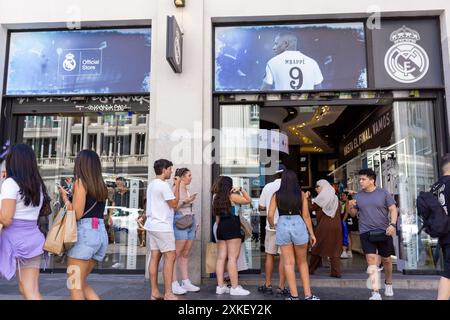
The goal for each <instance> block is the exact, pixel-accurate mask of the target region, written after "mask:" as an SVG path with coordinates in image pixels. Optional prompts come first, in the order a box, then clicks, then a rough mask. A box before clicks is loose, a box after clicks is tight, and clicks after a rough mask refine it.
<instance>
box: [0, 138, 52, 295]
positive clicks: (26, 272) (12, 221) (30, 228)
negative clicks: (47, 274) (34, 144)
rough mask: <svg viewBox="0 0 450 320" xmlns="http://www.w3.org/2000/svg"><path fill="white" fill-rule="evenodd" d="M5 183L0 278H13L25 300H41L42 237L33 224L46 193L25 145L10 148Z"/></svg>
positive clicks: (2, 194)
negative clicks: (15, 278)
mask: <svg viewBox="0 0 450 320" xmlns="http://www.w3.org/2000/svg"><path fill="white" fill-rule="evenodd" d="M6 172H7V179H6V180H5V181H4V182H3V184H2V187H1V198H2V201H1V210H0V224H3V226H4V229H3V230H2V232H1V233H0V277H4V278H6V279H7V280H10V279H11V278H12V277H13V276H14V275H15V274H17V279H18V284H19V291H20V293H21V294H22V296H23V297H24V298H25V299H27V300H28V299H30V300H41V299H42V296H41V294H40V292H39V268H40V262H41V258H42V255H43V253H44V250H43V248H44V242H45V238H44V235H43V234H42V233H41V232H40V230H39V228H38V225H37V220H38V218H39V215H40V214H41V208H42V206H43V204H44V201H45V202H46V204H47V202H48V201H49V197H48V195H47V189H46V187H45V185H44V182H43V180H42V178H41V176H40V174H39V171H38V167H37V162H36V156H35V154H34V151H33V149H31V147H29V146H28V145H26V144H18V145H15V146H13V147H12V148H11V150H10V151H9V154H8V157H7V159H6Z"/></svg>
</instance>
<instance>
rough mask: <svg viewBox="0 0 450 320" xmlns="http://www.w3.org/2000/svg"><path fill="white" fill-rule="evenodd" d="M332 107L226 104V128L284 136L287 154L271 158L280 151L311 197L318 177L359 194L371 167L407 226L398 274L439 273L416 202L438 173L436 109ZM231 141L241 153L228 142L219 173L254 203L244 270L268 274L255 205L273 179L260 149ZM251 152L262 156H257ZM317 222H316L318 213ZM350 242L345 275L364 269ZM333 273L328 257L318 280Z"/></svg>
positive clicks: (421, 105) (420, 105) (399, 243)
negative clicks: (362, 173) (363, 171)
mask: <svg viewBox="0 0 450 320" xmlns="http://www.w3.org/2000/svg"><path fill="white" fill-rule="evenodd" d="M333 102H335V101H333ZM333 102H331V103H329V104H327V105H325V104H323V105H311V106H303V105H302V106H296V107H293V106H282V105H280V106H276V107H267V106H259V105H236V106H225V105H224V106H221V107H222V108H221V127H222V129H224V128H228V127H231V129H234V128H233V127H238V126H239V129H241V130H242V132H244V134H243V136H246V135H247V136H248V135H251V134H255V132H260V133H261V132H270V134H272V135H274V134H275V135H277V136H278V135H280V134H281V135H286V136H287V141H288V144H289V146H288V148H287V149H286V150H284V152H283V151H281V150H282V148H281V147H280V151H275V150H271V152H272V153H273V152H278V153H279V154H278V156H279V161H280V162H281V163H283V164H284V165H286V166H287V167H288V168H289V169H291V170H294V171H295V172H296V173H297V175H298V178H299V181H300V184H301V187H302V189H303V190H305V191H311V192H312V194H313V196H314V195H315V194H314V186H315V183H316V182H317V181H318V180H320V179H326V180H328V181H329V182H330V183H331V184H333V186H335V188H336V190H337V192H338V193H339V194H342V192H344V191H347V190H354V191H359V184H358V174H357V173H358V171H359V170H360V169H362V168H371V169H373V170H374V171H375V172H376V173H377V176H378V179H377V186H380V187H383V188H385V189H387V190H388V191H389V192H390V193H391V194H392V195H393V196H394V198H395V199H396V201H397V205H398V210H399V223H400V224H401V226H402V228H401V231H399V232H398V234H397V236H395V238H394V245H395V249H396V256H393V261H394V264H395V265H394V270H396V271H404V270H405V269H422V270H423V269H433V270H436V269H439V262H438V260H439V258H438V257H437V252H438V250H437V248H436V243H435V241H434V240H433V239H430V238H429V237H427V236H426V234H424V233H420V232H418V229H419V228H420V222H419V221H418V219H417V214H416V210H415V201H414V199H415V198H416V193H418V192H420V191H421V190H425V189H427V188H428V187H429V186H430V185H431V184H432V182H433V181H434V179H436V175H437V172H436V166H435V165H434V163H435V161H436V146H435V138H434V137H435V135H434V130H433V129H432V128H433V113H432V108H433V104H432V103H430V102H426V101H425V102H392V101H390V103H387V104H384V105H367V104H364V103H361V104H358V103H353V104H352V105H341V104H337V103H333ZM247 113H249V114H250V116H246V114H247ZM233 121H234V122H233ZM255 130H256V131H255ZM246 131H248V132H250V133H245V132H246ZM260 133H259V134H260ZM277 139H278V138H277ZM225 140H226V139H225ZM247 140H251V139H247ZM279 140H280V141H281V140H282V139H281V138H279ZM233 142H234V145H238V147H235V148H234V149H231V148H230V145H231V144H227V141H224V140H222V143H223V145H222V149H221V150H222V166H221V174H227V175H230V176H231V177H232V178H233V179H234V180H235V183H237V184H240V185H242V186H244V187H246V188H248V189H249V191H250V194H251V197H252V199H253V203H252V206H250V207H249V208H247V211H246V217H247V218H248V219H249V220H250V222H251V223H252V225H253V231H254V234H253V237H252V239H250V240H247V241H246V242H245V243H244V245H245V252H246V257H247V262H248V264H249V270H248V271H247V272H249V273H259V272H264V264H265V254H264V237H265V232H264V227H265V223H266V218H265V217H264V216H262V215H261V214H260V212H258V210H257V207H258V199H259V194H260V192H261V190H262V188H263V187H264V185H265V184H267V183H268V182H271V181H273V180H274V179H275V177H274V176H271V175H264V168H262V167H261V166H260V163H259V161H258V160H261V159H262V155H261V153H262V151H261V146H260V145H259V146H256V148H254V147H255V146H254V145H251V142H250V143H249V144H248V145H245V143H244V144H243V145H240V142H239V141H238V140H236V139H234V141H233ZM258 148H259V150H258ZM244 149H245V150H247V151H246V152H247V153H245V152H243V150H244ZM272 149H274V148H273V146H272ZM287 151H288V152H287ZM253 153H259V157H258V156H256V155H254V154H253ZM269 153H270V152H269ZM224 154H226V155H224ZM227 161H228V162H227ZM312 218H313V223H315V219H314V218H315V217H314V214H312ZM350 237H351V240H352V241H351V243H352V252H353V257H352V258H351V259H342V260H341V261H342V267H343V270H342V271H343V273H344V274H345V273H346V272H353V271H357V272H360V271H363V270H365V268H366V264H365V259H364V256H363V255H362V250H361V246H360V241H359V233H358V231H352V232H350ZM328 267H329V263H328V261H327V259H323V268H321V269H319V270H318V271H317V273H316V274H321V272H323V273H324V275H326V274H327V272H329V271H328V269H327V268H328ZM276 269H277V268H275V270H274V272H275V273H276V272H277V270H276ZM243 273H246V272H243Z"/></svg>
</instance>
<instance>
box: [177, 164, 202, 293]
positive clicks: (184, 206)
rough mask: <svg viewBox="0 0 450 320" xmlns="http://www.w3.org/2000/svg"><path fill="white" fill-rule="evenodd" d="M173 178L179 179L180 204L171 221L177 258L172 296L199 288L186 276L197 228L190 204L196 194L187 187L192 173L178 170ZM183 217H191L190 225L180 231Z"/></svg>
mask: <svg viewBox="0 0 450 320" xmlns="http://www.w3.org/2000/svg"><path fill="white" fill-rule="evenodd" d="M175 176H176V177H180V179H181V183H180V202H179V203H178V207H177V208H175V215H174V221H173V230H174V233H175V247H176V255H177V257H176V260H175V267H174V268H173V278H172V281H173V282H172V291H173V293H174V294H185V293H186V292H188V291H189V292H197V291H200V288H199V287H197V286H195V285H193V284H192V283H191V281H190V280H189V274H188V269H189V268H188V265H189V255H190V253H191V249H192V245H193V244H194V239H195V234H196V230H197V227H198V225H197V222H196V220H195V214H194V212H193V211H192V204H193V203H194V201H195V198H196V196H197V194H196V193H194V194H193V195H191V194H190V193H189V190H188V186H189V185H190V184H191V181H192V173H191V171H190V170H189V169H188V168H178V169H177V170H176V171H175ZM174 192H175V190H174ZM185 216H190V217H192V225H191V226H190V227H188V228H186V229H183V230H181V229H179V228H177V221H178V220H180V219H182V218H183V217H185ZM177 265H178V266H179V267H180V271H181V286H180V283H179V282H178V279H177Z"/></svg>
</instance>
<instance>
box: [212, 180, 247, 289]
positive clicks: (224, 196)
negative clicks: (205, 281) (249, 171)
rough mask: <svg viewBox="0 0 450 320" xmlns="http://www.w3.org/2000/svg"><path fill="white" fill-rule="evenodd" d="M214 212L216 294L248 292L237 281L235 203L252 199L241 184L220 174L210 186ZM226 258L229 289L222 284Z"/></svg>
mask: <svg viewBox="0 0 450 320" xmlns="http://www.w3.org/2000/svg"><path fill="white" fill-rule="evenodd" d="M213 192H214V195H213V214H214V216H215V218H216V224H217V245H218V252H217V264H216V275H217V287H216V294H224V293H230V294H231V295H248V294H250V291H248V290H245V289H244V288H242V287H241V286H240V285H239V284H238V266H237V259H238V257H239V252H240V249H241V241H242V234H241V223H240V218H239V212H238V209H237V205H246V204H249V203H251V198H250V196H249V195H248V193H247V192H246V191H245V190H244V189H242V188H233V180H232V179H231V178H230V177H226V176H220V177H218V180H217V181H216V182H215V183H214V186H213ZM225 262H227V272H228V274H229V276H230V280H231V289H230V288H228V287H227V286H226V285H225V284H224V272H225Z"/></svg>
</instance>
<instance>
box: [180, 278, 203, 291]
mask: <svg viewBox="0 0 450 320" xmlns="http://www.w3.org/2000/svg"><path fill="white" fill-rule="evenodd" d="M181 288H183V289H184V290H186V291H187V292H198V291H200V288H199V287H197V286H194V285H193V284H192V283H191V280H189V279H187V280H182V281H181Z"/></svg>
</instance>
